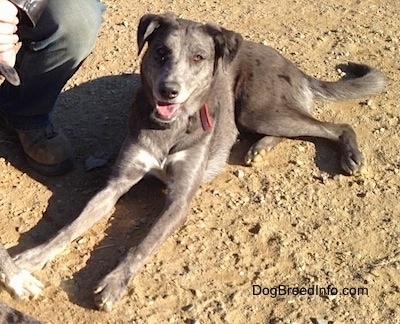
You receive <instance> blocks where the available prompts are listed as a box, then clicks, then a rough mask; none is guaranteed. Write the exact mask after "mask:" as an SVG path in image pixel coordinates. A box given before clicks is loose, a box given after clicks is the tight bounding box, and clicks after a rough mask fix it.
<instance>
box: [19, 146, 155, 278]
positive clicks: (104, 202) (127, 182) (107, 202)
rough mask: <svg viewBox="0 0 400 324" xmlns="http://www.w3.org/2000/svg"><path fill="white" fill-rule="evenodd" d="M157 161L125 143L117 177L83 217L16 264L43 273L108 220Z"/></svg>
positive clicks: (91, 202) (25, 254)
mask: <svg viewBox="0 0 400 324" xmlns="http://www.w3.org/2000/svg"><path fill="white" fill-rule="evenodd" d="M152 160H155V158H153V157H152V156H151V155H150V154H149V153H147V152H146V151H145V150H144V149H142V148H140V147H139V145H130V144H129V141H125V144H124V145H123V146H122V149H121V153H120V156H119V158H118V161H117V162H116V165H115V166H114V169H113V173H112V175H111V177H110V179H109V181H108V183H107V184H106V186H105V187H104V189H102V190H100V191H99V192H98V193H97V194H96V195H95V196H94V197H93V198H92V199H91V200H90V201H89V202H88V204H87V205H86V207H85V208H84V209H83V211H82V212H81V214H80V215H79V216H78V217H77V218H76V219H75V220H74V221H73V222H72V223H71V224H70V225H68V226H66V227H64V228H62V229H61V230H60V231H59V232H58V233H57V235H56V236H55V237H54V238H52V239H50V240H49V241H47V242H45V243H43V244H41V245H39V246H37V247H34V248H32V249H29V250H26V251H24V252H22V253H21V254H19V255H17V256H16V257H15V263H16V264H17V265H18V266H19V267H20V268H21V269H26V270H28V271H35V270H40V269H42V268H43V267H44V266H45V265H46V264H47V263H48V262H50V261H51V260H52V259H54V258H55V257H56V256H57V255H58V254H59V253H61V252H62V251H64V250H65V249H66V248H67V247H68V245H69V244H70V243H71V242H72V241H73V240H75V239H76V238H78V237H79V236H81V235H82V234H83V233H84V232H85V231H87V230H88V229H89V228H91V227H92V226H93V225H95V224H96V223H97V222H99V221H100V220H101V219H102V218H104V217H106V216H108V215H109V214H110V213H111V211H112V209H113V207H114V205H115V204H116V202H117V201H118V199H119V198H120V197H121V196H122V195H123V194H125V193H126V192H127V191H128V190H129V189H130V188H131V187H132V186H133V185H135V184H136V183H137V182H138V181H139V180H141V179H142V178H143V176H144V175H145V174H146V173H147V172H148V170H149V169H150V166H149V163H152V162H153V161H152Z"/></svg>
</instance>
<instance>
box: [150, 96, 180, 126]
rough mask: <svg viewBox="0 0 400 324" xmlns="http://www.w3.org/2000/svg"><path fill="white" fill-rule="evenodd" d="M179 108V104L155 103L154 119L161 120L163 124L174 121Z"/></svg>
mask: <svg viewBox="0 0 400 324" xmlns="http://www.w3.org/2000/svg"><path fill="white" fill-rule="evenodd" d="M180 107H181V104H180V103H169V102H163V101H157V102H156V109H155V112H154V114H155V117H156V118H158V119H160V120H162V121H163V122H171V121H173V120H175V117H176V115H177V114H178V110H179V108H180Z"/></svg>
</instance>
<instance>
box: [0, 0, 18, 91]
mask: <svg viewBox="0 0 400 324" xmlns="http://www.w3.org/2000/svg"><path fill="white" fill-rule="evenodd" d="M17 15H18V9H17V7H16V6H14V4H12V3H11V2H10V1H8V0H0V74H2V75H4V76H5V78H6V79H7V80H8V81H9V82H10V83H11V84H13V85H19V82H20V81H19V77H18V74H17V72H16V71H15V69H14V68H13V66H14V64H15V58H16V50H15V45H16V44H17V43H18V40H19V39H18V35H17V34H16V32H17V25H18V22H19V21H18V17H17Z"/></svg>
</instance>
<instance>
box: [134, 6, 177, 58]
mask: <svg viewBox="0 0 400 324" xmlns="http://www.w3.org/2000/svg"><path fill="white" fill-rule="evenodd" d="M175 19H176V17H175V15H173V14H170V13H167V14H164V15H154V14H146V15H144V16H143V17H142V18H141V19H140V22H139V26H138V29H137V43H138V49H139V53H138V54H139V55H140V53H141V52H142V49H143V47H144V44H145V43H146V42H147V41H148V39H149V37H150V36H151V35H152V34H153V33H154V31H155V30H156V29H157V28H159V27H160V26H161V25H162V24H163V23H166V22H167V21H170V22H171V21H173V20H175Z"/></svg>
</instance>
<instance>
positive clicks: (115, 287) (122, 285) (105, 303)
mask: <svg viewBox="0 0 400 324" xmlns="http://www.w3.org/2000/svg"><path fill="white" fill-rule="evenodd" d="M127 285H128V282H127V280H124V279H123V278H121V277H120V276H119V275H117V274H113V273H110V274H108V275H107V276H106V277H105V278H104V279H103V280H102V281H100V283H99V284H98V285H97V287H96V288H95V290H94V302H95V304H96V306H97V308H98V309H99V310H104V311H106V312H110V311H111V310H112V309H113V307H114V305H115V303H117V302H118V301H119V300H120V299H121V297H122V295H123V294H124V293H125V291H126V287H127Z"/></svg>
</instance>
